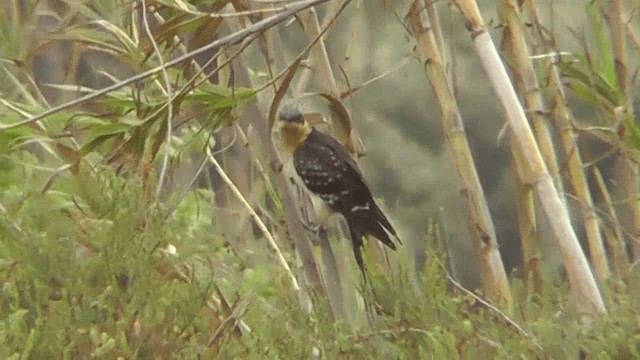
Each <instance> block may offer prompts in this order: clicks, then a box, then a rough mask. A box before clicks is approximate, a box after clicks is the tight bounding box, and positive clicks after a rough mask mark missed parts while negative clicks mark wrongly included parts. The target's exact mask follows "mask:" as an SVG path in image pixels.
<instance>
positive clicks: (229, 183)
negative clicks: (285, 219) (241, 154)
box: [207, 146, 300, 291]
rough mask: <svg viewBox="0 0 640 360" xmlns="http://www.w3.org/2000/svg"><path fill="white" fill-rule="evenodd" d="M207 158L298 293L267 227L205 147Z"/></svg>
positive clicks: (295, 284) (293, 279)
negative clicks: (255, 226) (241, 206)
mask: <svg viewBox="0 0 640 360" xmlns="http://www.w3.org/2000/svg"><path fill="white" fill-rule="evenodd" d="M207 157H208V158H209V161H210V162H211V164H213V166H214V167H215V168H216V171H217V172H218V174H219V175H220V177H221V178H222V181H224V182H225V183H226V184H227V186H228V187H229V188H230V189H231V191H232V192H233V194H234V195H235V196H236V197H237V198H238V200H239V201H240V202H241V203H242V205H244V207H245V208H246V209H247V211H249V213H250V214H251V217H252V218H253V220H254V221H255V222H256V224H257V225H258V227H259V228H260V230H261V231H262V233H263V234H264V236H265V237H266V238H267V242H268V243H269V245H270V246H271V247H272V248H273V250H274V251H275V252H276V257H277V259H278V262H279V263H280V265H282V267H283V268H284V269H285V270H286V271H287V274H288V275H289V278H290V279H291V284H292V285H293V288H294V289H295V290H296V291H300V286H299V285H298V280H296V277H295V276H294V275H293V272H292V271H291V268H290V267H289V264H288V263H287V260H286V259H285V258H284V255H282V251H280V248H279V247H278V244H277V243H276V240H275V239H274V238H273V236H271V233H270V232H269V230H268V229H267V227H266V225H265V224H264V222H262V219H260V217H259V216H258V214H256V212H255V210H253V208H252V207H251V205H249V203H248V202H247V200H246V199H245V198H244V196H243V195H242V193H241V192H240V190H238V188H237V187H236V185H235V184H234V183H233V181H231V179H229V176H227V174H226V173H225V172H224V170H223V169H222V167H221V166H220V164H219V163H218V161H217V160H216V158H215V157H213V155H212V154H211V149H210V148H209V147H208V146H207Z"/></svg>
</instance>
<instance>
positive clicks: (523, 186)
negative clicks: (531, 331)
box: [509, 132, 544, 295]
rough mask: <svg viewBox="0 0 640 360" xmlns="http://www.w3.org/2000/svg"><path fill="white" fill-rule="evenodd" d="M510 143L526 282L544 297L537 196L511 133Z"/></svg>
mask: <svg viewBox="0 0 640 360" xmlns="http://www.w3.org/2000/svg"><path fill="white" fill-rule="evenodd" d="M509 142H510V146H511V149H512V152H511V161H512V167H513V170H514V173H515V175H516V179H515V180H516V207H517V209H516V217H517V219H518V230H519V232H520V241H521V242H522V261H523V264H524V280H525V284H527V289H528V288H529V285H530V284H529V280H533V291H534V293H535V294H538V295H542V291H543V289H544V281H543V276H542V269H541V265H542V264H541V263H542V251H541V250H540V243H541V241H540V238H539V232H538V226H537V221H536V207H535V196H534V195H535V194H534V192H533V187H532V186H531V184H527V183H526V181H527V180H528V179H531V176H530V175H528V174H526V173H525V172H526V171H527V169H526V168H524V166H523V163H524V161H523V157H522V154H521V153H520V150H519V149H518V147H517V144H516V143H515V142H516V140H515V137H514V136H513V133H512V132H509Z"/></svg>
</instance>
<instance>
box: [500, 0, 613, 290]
mask: <svg viewBox="0 0 640 360" xmlns="http://www.w3.org/2000/svg"><path fill="white" fill-rule="evenodd" d="M500 16H501V19H502V22H503V23H505V24H506V26H505V30H504V38H503V48H505V50H506V53H507V54H508V56H509V60H510V65H511V66H510V68H511V71H512V74H513V77H514V82H515V83H516V87H517V88H518V91H519V92H520V94H521V95H522V98H524V100H525V104H526V106H527V109H528V110H529V111H528V112H529V115H530V116H531V122H532V124H533V127H534V132H535V135H536V140H537V141H538V145H539V146H540V149H541V150H542V156H543V158H544V159H545V163H546V165H547V168H548V169H549V171H550V172H551V174H555V175H557V176H556V182H555V184H556V187H557V189H558V192H559V193H560V194H562V192H563V191H562V179H561V177H560V176H559V175H560V174H559V170H558V162H557V158H556V154H555V150H554V147H553V142H552V140H551V133H550V131H549V128H548V126H547V119H546V118H544V117H543V114H546V113H547V111H546V109H545V106H544V101H543V99H542V94H541V93H540V90H539V86H538V79H537V76H536V73H535V69H534V67H533V64H532V62H531V54H530V51H529V47H528V46H527V43H526V34H525V31H524V24H523V22H522V20H521V19H520V9H519V7H518V4H517V3H516V2H515V0H502V2H501V6H500ZM548 61H549V63H548V66H549V71H550V78H551V79H550V85H549V86H550V87H551V89H552V93H553V97H552V99H551V103H552V104H554V105H555V106H553V107H552V109H553V110H554V111H553V113H552V118H554V119H555V120H556V121H557V122H558V129H559V130H560V133H561V139H562V148H563V150H564V154H565V157H566V159H567V163H568V166H569V181H570V183H571V185H572V188H573V191H574V193H575V195H576V198H577V199H578V201H579V202H580V207H581V212H582V218H583V224H584V227H585V231H586V234H587V242H588V244H589V253H590V254H591V261H592V262H593V265H594V268H595V271H596V276H597V277H598V279H600V280H604V279H606V278H607V277H608V276H609V264H608V262H607V256H606V253H605V250H604V244H603V241H602V236H601V234H600V225H599V224H598V218H597V216H596V214H595V212H594V208H593V201H592V199H591V193H590V192H589V186H588V184H587V179H586V176H585V174H584V171H583V167H582V160H581V158H580V153H579V151H578V147H577V145H576V141H575V135H574V134H573V131H572V129H571V127H570V122H569V121H570V120H569V113H568V110H567V108H566V106H565V103H564V96H563V93H562V83H561V82H560V81H559V79H560V78H559V75H558V74H557V71H556V69H555V67H553V66H552V64H551V62H550V60H548Z"/></svg>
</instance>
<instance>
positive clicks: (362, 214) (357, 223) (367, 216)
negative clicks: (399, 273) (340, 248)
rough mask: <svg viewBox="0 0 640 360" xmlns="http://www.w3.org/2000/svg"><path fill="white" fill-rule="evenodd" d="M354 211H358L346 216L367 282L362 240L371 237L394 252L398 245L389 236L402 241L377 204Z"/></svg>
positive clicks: (358, 262) (355, 253)
mask: <svg viewBox="0 0 640 360" xmlns="http://www.w3.org/2000/svg"><path fill="white" fill-rule="evenodd" d="M354 210H356V211H351V212H350V213H349V214H346V216H345V218H346V220H347V225H348V226H349V232H350V234H351V243H352V246H353V253H354V255H355V258H356V263H357V264H358V267H359V268H360V271H361V272H362V276H363V277H364V280H365V282H366V281H367V275H366V271H365V266H364V261H363V259H362V243H363V241H362V238H363V237H364V236H367V235H371V236H373V237H375V238H376V239H378V240H380V242H382V243H383V244H385V245H386V246H388V247H389V248H391V249H393V250H395V249H396V244H395V243H394V242H393V241H392V240H391V238H390V237H389V234H391V235H393V237H395V238H396V240H398V242H400V240H399V239H398V238H397V236H396V230H395V229H394V228H393V226H391V223H389V220H388V219H387V217H386V216H385V215H384V213H383V212H382V210H380V208H379V207H378V206H377V205H376V204H375V203H374V204H372V206H366V207H362V209H357V208H354Z"/></svg>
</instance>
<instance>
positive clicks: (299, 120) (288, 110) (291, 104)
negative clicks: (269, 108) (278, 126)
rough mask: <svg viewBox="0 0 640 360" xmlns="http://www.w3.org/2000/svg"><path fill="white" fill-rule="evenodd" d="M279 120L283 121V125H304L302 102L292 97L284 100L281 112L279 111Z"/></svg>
mask: <svg viewBox="0 0 640 360" xmlns="http://www.w3.org/2000/svg"><path fill="white" fill-rule="evenodd" d="M278 121H279V122H282V123H283V124H282V125H285V124H290V125H295V124H298V125H303V124H304V122H305V121H304V115H303V114H302V107H301V106H300V104H299V103H297V102H295V101H293V100H291V99H284V100H282V105H281V106H280V112H279V113H278Z"/></svg>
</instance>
